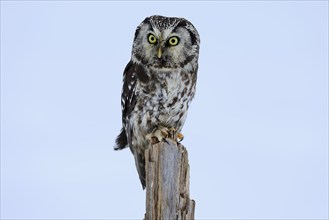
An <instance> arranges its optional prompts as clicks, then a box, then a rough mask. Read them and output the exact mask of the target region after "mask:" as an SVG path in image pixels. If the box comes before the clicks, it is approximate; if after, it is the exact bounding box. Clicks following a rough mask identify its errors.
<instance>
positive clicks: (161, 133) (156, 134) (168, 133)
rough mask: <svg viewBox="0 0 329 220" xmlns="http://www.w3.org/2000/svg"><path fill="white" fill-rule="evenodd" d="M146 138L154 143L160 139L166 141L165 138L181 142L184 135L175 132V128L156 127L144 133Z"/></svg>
mask: <svg viewBox="0 0 329 220" xmlns="http://www.w3.org/2000/svg"><path fill="white" fill-rule="evenodd" d="M146 138H147V139H148V140H149V141H150V142H151V144H156V143H159V142H161V141H165V142H167V140H166V138H170V139H172V140H174V141H177V142H181V141H182V140H183V138H184V135H183V134H181V133H177V130H176V128H166V127H158V128H156V129H155V130H154V131H153V132H152V133H150V134H148V135H146Z"/></svg>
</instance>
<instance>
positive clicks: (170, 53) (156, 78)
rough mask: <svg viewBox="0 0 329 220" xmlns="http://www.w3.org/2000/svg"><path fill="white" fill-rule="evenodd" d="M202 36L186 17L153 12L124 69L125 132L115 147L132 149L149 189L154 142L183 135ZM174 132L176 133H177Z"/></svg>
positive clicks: (142, 26)
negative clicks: (147, 178)
mask: <svg viewBox="0 0 329 220" xmlns="http://www.w3.org/2000/svg"><path fill="white" fill-rule="evenodd" d="M199 44H200V38H199V34H198V32H197V30H196V29H195V27H194V26H193V25H192V24H191V22H189V21H188V20H186V19H184V18H176V17H163V16H158V15H155V16H150V17H147V18H146V19H145V20H144V21H143V22H142V23H141V24H140V25H139V26H138V27H137V29H136V32H135V37H134V42H133V48H132V55H131V60H130V62H129V63H128V64H127V66H126V68H125V70H124V73H123V88H122V96H121V105H122V124H123V128H122V129H121V133H120V134H119V136H118V137H117V139H116V146H115V147H114V149H115V150H121V149H123V148H125V147H128V146H129V148H130V150H131V152H132V153H133V155H134V158H135V164H136V167H137V171H138V174H139V178H140V181H141V183H142V186H143V188H145V184H146V183H145V182H146V181H145V159H144V151H145V149H146V148H147V147H148V145H149V143H150V141H151V142H152V141H154V140H155V139H156V140H157V141H162V139H165V138H173V139H178V140H179V139H182V138H183V136H182V134H181V133H180V131H181V130H182V127H183V124H184V122H185V119H186V116H187V110H188V108H189V105H190V102H191V100H192V99H193V97H194V93H195V86H196V80H197V71H198V56H199ZM171 134H173V135H171Z"/></svg>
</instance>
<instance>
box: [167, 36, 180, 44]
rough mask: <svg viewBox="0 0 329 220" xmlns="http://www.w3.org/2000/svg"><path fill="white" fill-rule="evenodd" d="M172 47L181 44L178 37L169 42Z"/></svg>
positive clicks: (170, 39)
mask: <svg viewBox="0 0 329 220" xmlns="http://www.w3.org/2000/svg"><path fill="white" fill-rule="evenodd" d="M168 42H169V45H170V46H176V45H177V44H178V43H179V38H178V37H171V38H169V40H168Z"/></svg>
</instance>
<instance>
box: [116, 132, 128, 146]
mask: <svg viewBox="0 0 329 220" xmlns="http://www.w3.org/2000/svg"><path fill="white" fill-rule="evenodd" d="M115 143H116V145H115V146H114V150H122V149H124V148H126V147H128V141H127V135H126V131H125V129H124V128H122V129H121V132H120V134H119V135H118V137H117V139H116V140H115Z"/></svg>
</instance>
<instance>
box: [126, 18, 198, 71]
mask: <svg viewBox="0 0 329 220" xmlns="http://www.w3.org/2000/svg"><path fill="white" fill-rule="evenodd" d="M199 44H200V38H199V34H198V32H197V30H196V29H195V27H194V26H193V25H192V23H191V22H189V21H188V20H186V19H184V18H175V17H164V16H159V15H154V16H150V17H147V18H145V20H144V21H143V22H142V23H141V24H140V25H139V26H138V27H137V29H136V32H135V37H134V42H133V50H132V60H133V61H135V62H140V63H142V64H144V65H146V66H148V67H153V68H179V67H184V66H185V65H187V64H189V63H190V62H192V61H194V63H196V62H197V59H198V54H199Z"/></svg>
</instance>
